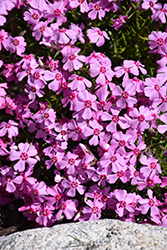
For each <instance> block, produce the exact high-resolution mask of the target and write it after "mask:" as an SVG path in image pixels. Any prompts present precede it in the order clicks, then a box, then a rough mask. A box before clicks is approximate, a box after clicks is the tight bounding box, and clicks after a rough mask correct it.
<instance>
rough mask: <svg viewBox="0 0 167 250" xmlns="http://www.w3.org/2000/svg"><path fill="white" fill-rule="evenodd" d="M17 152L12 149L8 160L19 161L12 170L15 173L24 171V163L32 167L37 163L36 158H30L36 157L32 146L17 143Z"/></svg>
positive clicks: (35, 151)
mask: <svg viewBox="0 0 167 250" xmlns="http://www.w3.org/2000/svg"><path fill="white" fill-rule="evenodd" d="M18 149H19V151H16V150H15V149H12V150H11V151H10V156H9V160H11V161H15V160H19V161H18V162H17V163H16V164H15V165H14V169H15V170H16V171H17V170H18V171H20V172H22V171H24V170H25V166H26V163H27V164H28V165H29V166H30V167H33V166H34V165H35V164H36V163H37V161H38V160H37V159H36V158H32V157H33V156H36V155H37V150H36V149H35V147H34V146H31V145H30V144H29V143H27V142H26V143H22V142H21V143H19V145H18Z"/></svg>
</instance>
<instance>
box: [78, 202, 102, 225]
mask: <svg viewBox="0 0 167 250" xmlns="http://www.w3.org/2000/svg"><path fill="white" fill-rule="evenodd" d="M85 203H86V204H87V205H88V206H86V207H84V208H83V210H82V213H83V215H82V216H81V217H80V218H79V221H84V220H99V219H100V217H101V209H102V207H103V206H104V205H103V203H102V202H100V201H98V200H94V201H91V200H87V201H85Z"/></svg>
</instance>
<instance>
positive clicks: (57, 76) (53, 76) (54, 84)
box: [44, 70, 63, 91]
mask: <svg viewBox="0 0 167 250" xmlns="http://www.w3.org/2000/svg"><path fill="white" fill-rule="evenodd" d="M44 79H45V80H46V81H51V80H53V81H51V82H50V83H49V84H48V88H49V89H51V90H52V91H56V90H58V89H59V87H60V84H61V82H62V80H63V75H62V74H61V72H60V71H58V70H55V71H52V72H51V71H49V70H46V71H45V72H44Z"/></svg>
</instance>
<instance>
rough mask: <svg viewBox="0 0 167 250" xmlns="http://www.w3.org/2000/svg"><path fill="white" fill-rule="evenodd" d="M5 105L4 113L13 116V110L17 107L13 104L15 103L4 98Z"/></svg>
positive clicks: (8, 98)
mask: <svg viewBox="0 0 167 250" xmlns="http://www.w3.org/2000/svg"><path fill="white" fill-rule="evenodd" d="M5 104H6V105H5V106H6V107H5V108H6V110H5V113H7V114H11V115H14V113H13V110H15V109H16V107H17V105H16V104H15V101H14V100H13V99H11V98H10V97H7V96H6V99H5Z"/></svg>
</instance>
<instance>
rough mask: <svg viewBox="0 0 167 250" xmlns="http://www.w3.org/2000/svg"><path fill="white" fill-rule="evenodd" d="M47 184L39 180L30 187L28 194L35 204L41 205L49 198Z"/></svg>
mask: <svg viewBox="0 0 167 250" xmlns="http://www.w3.org/2000/svg"><path fill="white" fill-rule="evenodd" d="M46 188H47V186H46V184H45V182H44V181H41V182H37V183H35V184H34V185H32V186H31V187H30V188H29V189H28V195H29V196H30V197H31V199H32V204H33V205H39V204H40V205H41V203H42V202H44V201H46V200H47V189H46Z"/></svg>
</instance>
